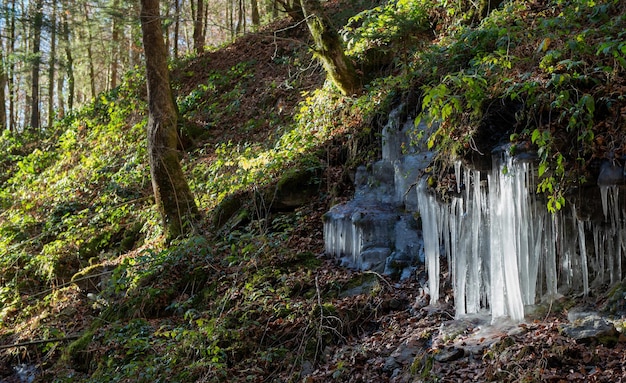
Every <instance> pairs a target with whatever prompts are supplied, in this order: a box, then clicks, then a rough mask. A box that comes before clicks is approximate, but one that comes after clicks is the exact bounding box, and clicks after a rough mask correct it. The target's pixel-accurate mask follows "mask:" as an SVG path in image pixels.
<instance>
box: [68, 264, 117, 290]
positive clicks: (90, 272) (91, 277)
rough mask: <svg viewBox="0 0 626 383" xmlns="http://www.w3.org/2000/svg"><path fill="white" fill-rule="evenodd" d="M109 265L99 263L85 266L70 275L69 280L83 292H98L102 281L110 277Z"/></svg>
mask: <svg viewBox="0 0 626 383" xmlns="http://www.w3.org/2000/svg"><path fill="white" fill-rule="evenodd" d="M110 271H111V269H110V267H108V266H105V265H103V264H101V263H99V264H95V265H91V266H88V267H85V268H84V269H82V270H80V271H79V272H77V273H76V274H74V275H73V276H72V279H71V281H72V282H74V283H75V284H76V285H77V286H78V288H80V290H81V291H83V292H91V293H98V292H100V291H101V290H102V282H103V281H104V280H106V279H108V278H109V277H110Z"/></svg>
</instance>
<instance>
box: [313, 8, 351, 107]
mask: <svg viewBox="0 0 626 383" xmlns="http://www.w3.org/2000/svg"><path fill="white" fill-rule="evenodd" d="M301 5H302V11H303V13H304V16H305V19H306V23H307V25H308V27H309V31H310V32H311V36H312V37H313V41H314V42H315V49H314V51H315V54H316V55H317V57H318V58H319V59H320V61H321V62H322V64H323V65H324V69H326V74H327V75H328V77H330V79H331V80H332V82H333V83H334V84H335V85H336V86H337V88H339V90H340V91H341V93H343V94H345V95H353V94H357V93H359V92H361V83H360V79H359V77H358V76H357V74H356V70H355V69H354V65H353V64H352V62H351V61H350V60H349V59H348V57H346V55H345V53H344V51H343V46H342V45H341V39H340V38H339V34H338V33H337V31H336V30H335V28H333V26H332V25H331V23H330V21H329V20H328V18H327V17H326V16H325V15H324V12H323V10H322V6H321V4H320V2H319V0H302V1H301Z"/></svg>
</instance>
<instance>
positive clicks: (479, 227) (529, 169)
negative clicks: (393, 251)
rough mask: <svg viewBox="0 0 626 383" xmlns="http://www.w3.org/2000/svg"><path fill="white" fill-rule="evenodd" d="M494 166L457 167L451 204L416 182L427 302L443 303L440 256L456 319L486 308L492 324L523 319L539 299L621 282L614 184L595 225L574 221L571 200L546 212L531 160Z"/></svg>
mask: <svg viewBox="0 0 626 383" xmlns="http://www.w3.org/2000/svg"><path fill="white" fill-rule="evenodd" d="M493 161H494V164H493V168H492V170H491V171H490V172H488V173H487V174H483V173H481V172H479V171H476V170H470V169H464V168H460V169H459V168H457V169H455V174H456V176H457V190H458V191H459V194H458V196H457V197H454V198H452V200H451V201H450V202H449V203H441V202H439V201H437V200H436V199H435V198H434V196H432V195H431V193H429V191H428V188H427V187H426V184H425V181H422V182H421V183H420V187H419V188H418V201H419V211H420V215H421V219H422V228H423V232H424V251H425V254H426V264H427V270H428V276H429V290H430V299H431V303H433V304H434V303H436V302H438V300H439V298H440V297H439V284H440V281H439V278H440V275H441V273H442V270H441V267H440V257H443V256H445V257H446V259H447V260H448V268H449V271H450V272H449V275H450V278H451V282H452V286H453V289H454V299H455V307H456V314H457V316H462V315H464V314H470V313H477V312H479V311H480V310H485V309H486V310H489V311H490V313H491V316H492V320H495V319H496V318H500V317H505V316H506V317H510V318H512V319H514V320H522V319H523V318H524V310H525V307H526V306H529V305H533V304H535V303H537V302H539V301H540V300H545V299H548V300H549V299H553V298H555V297H557V296H558V294H565V293H568V294H572V293H581V294H585V295H587V294H589V291H590V288H591V285H593V286H599V285H603V284H606V283H616V282H618V281H619V280H621V278H622V277H623V276H624V274H623V272H622V262H623V258H624V241H623V236H624V230H625V226H624V218H625V217H624V212H623V210H622V208H621V207H620V198H619V193H620V189H619V187H618V186H602V187H600V194H601V200H602V204H603V213H604V219H602V220H600V221H594V220H591V219H585V218H581V217H579V215H578V214H577V210H576V206H575V204H573V203H572V204H570V205H568V207H567V208H565V209H564V210H562V211H559V212H558V213H556V214H551V213H549V212H548V211H547V209H546V205H545V201H542V200H540V199H538V198H537V196H536V194H535V190H536V183H535V169H534V167H533V164H532V162H527V161H524V160H521V159H516V158H514V157H510V156H509V155H508V154H507V152H506V151H501V152H500V153H499V154H497V155H494V159H493ZM485 179H486V182H485ZM581 202H582V201H581ZM583 203H584V202H583ZM427 233H428V234H427ZM588 242H589V243H593V247H590V246H588ZM607 274H608V275H607Z"/></svg>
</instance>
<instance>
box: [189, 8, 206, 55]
mask: <svg viewBox="0 0 626 383" xmlns="http://www.w3.org/2000/svg"><path fill="white" fill-rule="evenodd" d="M192 4H193V3H192ZM203 6H204V0H198V1H197V2H196V7H195V10H194V11H193V14H194V15H193V19H194V24H193V47H194V50H195V51H196V53H198V54H200V53H202V52H204V39H203V36H202V24H203V23H202V21H203V20H204V7H203ZM192 9H193V7H192Z"/></svg>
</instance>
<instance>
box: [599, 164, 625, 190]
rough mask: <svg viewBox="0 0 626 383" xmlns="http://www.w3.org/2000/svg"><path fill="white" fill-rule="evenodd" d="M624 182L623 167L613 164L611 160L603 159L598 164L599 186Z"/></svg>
mask: <svg viewBox="0 0 626 383" xmlns="http://www.w3.org/2000/svg"><path fill="white" fill-rule="evenodd" d="M622 184H624V167H623V166H619V165H617V164H615V163H614V162H613V161H604V162H602V164H601V165H600V174H599V175H598V185H599V186H611V185H622Z"/></svg>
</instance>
